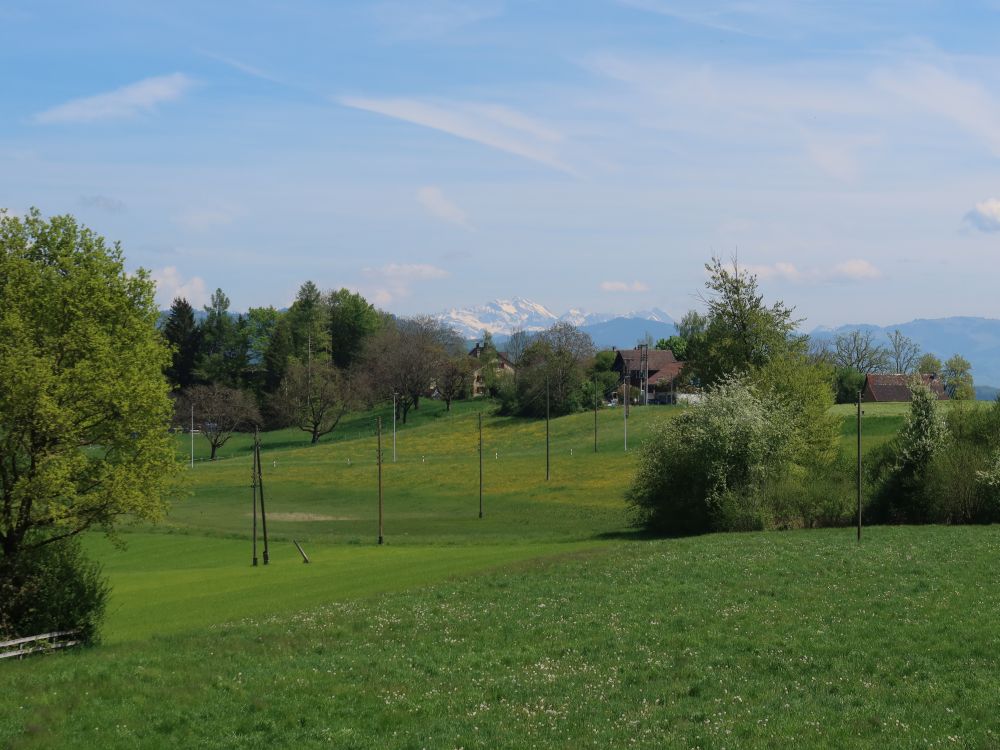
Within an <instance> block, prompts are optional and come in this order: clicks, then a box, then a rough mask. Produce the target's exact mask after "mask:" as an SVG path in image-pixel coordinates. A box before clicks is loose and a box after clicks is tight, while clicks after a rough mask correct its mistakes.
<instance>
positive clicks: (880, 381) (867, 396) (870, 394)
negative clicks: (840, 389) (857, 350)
mask: <svg viewBox="0 0 1000 750" xmlns="http://www.w3.org/2000/svg"><path fill="white" fill-rule="evenodd" d="M912 377H913V376H912V375H898V374H897V375H886V374H882V373H875V372H870V373H868V374H867V375H865V385H864V388H862V390H861V400H862V401H864V402H866V403H871V402H876V403H884V402H887V401H910V400H911V394H910V378H912ZM920 380H921V381H922V382H923V384H924V385H926V386H927V387H928V388H930V389H931V391H932V392H933V393H934V394H935V395H936V396H937V397H938V400H939V401H946V400H947V399H948V392H947V391H945V389H944V383H942V382H941V379H940V378H938V376H937V375H926V374H925V375H921V376H920Z"/></svg>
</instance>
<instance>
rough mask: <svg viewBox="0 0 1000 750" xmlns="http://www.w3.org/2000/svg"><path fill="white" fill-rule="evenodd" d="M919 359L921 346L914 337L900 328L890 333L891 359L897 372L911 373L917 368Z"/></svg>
mask: <svg viewBox="0 0 1000 750" xmlns="http://www.w3.org/2000/svg"><path fill="white" fill-rule="evenodd" d="M919 359H920V347H919V346H917V344H916V342H915V341H914V340H913V339H911V338H909V337H907V336H904V335H903V332H902V331H900V330H899V329H898V328H897V329H896V330H895V331H893V332H892V333H890V334H889V361H890V363H891V364H892V366H893V367H894V368H895V372H897V373H901V374H904V375H909V374H910V373H911V372H914V371H915V370H916V368H917V361H918V360H919Z"/></svg>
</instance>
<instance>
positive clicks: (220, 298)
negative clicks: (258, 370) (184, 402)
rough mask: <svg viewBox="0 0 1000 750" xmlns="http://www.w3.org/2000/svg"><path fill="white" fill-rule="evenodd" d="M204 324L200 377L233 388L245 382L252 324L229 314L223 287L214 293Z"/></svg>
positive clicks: (206, 309) (198, 369)
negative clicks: (244, 376) (250, 325)
mask: <svg viewBox="0 0 1000 750" xmlns="http://www.w3.org/2000/svg"><path fill="white" fill-rule="evenodd" d="M205 312H206V313H207V315H206V317H205V320H204V322H203V323H202V325H201V335H202V347H201V355H200V356H199V358H198V368H197V372H198V375H199V377H200V378H201V379H202V380H204V381H206V382H208V383H216V384H219V385H226V386H230V387H234V388H235V387H237V386H239V385H241V384H242V381H243V373H244V371H245V370H246V368H247V365H248V363H249V357H250V353H249V348H250V343H249V327H248V324H247V321H246V319H245V318H244V317H243V316H239V317H238V318H237V319H236V320H234V319H233V317H232V315H230V314H229V298H228V297H227V296H226V295H225V294H224V293H223V291H222V290H221V289H216V290H215V293H214V294H212V300H211V302H210V303H209V304H208V305H207V306H206V307H205Z"/></svg>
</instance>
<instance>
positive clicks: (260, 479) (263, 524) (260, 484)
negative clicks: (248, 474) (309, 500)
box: [253, 427, 270, 565]
mask: <svg viewBox="0 0 1000 750" xmlns="http://www.w3.org/2000/svg"><path fill="white" fill-rule="evenodd" d="M253 435H254V450H255V452H256V453H257V488H258V489H259V490H260V528H261V532H262V533H263V534H264V564H265V565H267V564H268V563H269V562H270V556H269V554H268V547H267V513H266V512H265V511H264V472H263V469H262V468H261V460H260V434H259V433H258V431H257V428H256V427H255V428H254V431H253Z"/></svg>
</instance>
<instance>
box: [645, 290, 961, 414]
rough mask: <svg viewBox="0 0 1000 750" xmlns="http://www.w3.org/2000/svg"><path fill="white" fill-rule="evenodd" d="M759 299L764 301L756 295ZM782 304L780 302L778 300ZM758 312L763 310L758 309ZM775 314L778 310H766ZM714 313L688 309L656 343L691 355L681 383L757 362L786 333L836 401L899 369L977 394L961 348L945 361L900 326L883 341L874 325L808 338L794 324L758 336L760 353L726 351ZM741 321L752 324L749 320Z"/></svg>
mask: <svg viewBox="0 0 1000 750" xmlns="http://www.w3.org/2000/svg"><path fill="white" fill-rule="evenodd" d="M758 304H760V301H758ZM779 304H780V303H779ZM758 312H760V311H758ZM767 312H768V313H769V314H771V315H773V314H774V313H775V310H773V309H772V310H770V311H767ZM711 322H712V318H711V317H710V316H709V315H703V314H701V313H699V312H697V311H695V310H692V311H690V312H688V313H687V314H686V315H685V316H684V317H683V318H682V319H681V321H680V322H679V323H678V324H677V334H676V335H674V336H671V337H670V338H667V339H660V340H659V341H657V343H656V348H657V349H670V350H671V351H673V353H674V356H676V357H677V358H678V359H680V360H682V361H687V362H688V363H689V365H690V366H689V367H687V368H686V369H685V371H684V375H683V376H682V379H681V380H682V387H685V388H687V389H693V390H697V389H698V388H699V387H703V386H705V385H708V384H711V383H712V382H715V381H716V380H717V379H718V376H719V375H720V373H725V372H731V371H734V369H733V368H738V367H740V366H741V363H744V362H746V363H753V362H754V361H759V360H760V359H761V358H762V357H767V356H769V353H770V352H773V351H775V350H776V347H777V350H781V349H782V348H783V347H784V346H785V344H784V343H782V339H785V338H787V339H794V340H795V341H796V342H797V347H796V348H797V350H798V351H799V352H803V353H805V355H806V356H807V357H808V359H809V360H810V361H811V362H814V363H816V364H818V365H820V366H821V367H822V368H823V369H824V370H825V372H826V373H827V378H828V380H829V381H830V385H831V387H832V388H833V392H834V398H835V400H836V402H837V403H838V404H851V403H855V402H856V401H857V400H858V393H860V392H861V389H862V388H863V387H864V383H865V375H867V374H868V373H874V374H899V375H930V376H933V377H935V378H937V379H939V380H940V381H941V384H942V385H943V387H944V389H945V392H946V393H947V394H948V397H949V398H951V399H955V400H970V399H974V398H975V397H976V389H975V384H974V382H973V378H972V364H971V363H970V362H969V360H967V359H966V358H965V357H963V356H962V355H961V354H955V355H953V356H951V357H949V358H948V359H946V360H945V361H944V362H942V361H941V360H940V359H939V358H938V357H936V356H935V355H933V354H931V353H929V352H922V351H921V350H920V346H919V345H918V344H917V343H916V342H915V341H913V339H911V338H909V337H907V336H905V335H904V334H903V333H902V332H901V331H899V330H898V329H897V330H895V331H893V332H892V333H891V334H889V336H888V344H880V343H878V341H876V340H875V337H874V334H873V333H872V332H871V331H865V330H861V329H856V330H853V331H848V332H846V333H841V334H838V335H837V336H835V337H834V338H833V339H820V338H809V337H807V336H804V335H796V334H795V333H794V324H797V323H799V322H800V321H797V320H796V321H790V322H791V323H792V325H791V326H790V327H789V326H785V327H784V329H783V330H780V331H775V336H776V337H777V338H775V339H774V340H773V341H760V342H757V343H756V344H755V345H754V346H755V347H756V348H757V349H758V351H757V353H756V354H755V353H753V352H750V351H742V352H741V351H739V350H737V351H735V352H731V353H729V354H727V353H726V352H724V351H720V350H719V347H720V346H725V345H723V344H720V341H719V338H718V334H719V330H718V323H717V322H716V329H715V330H712V329H711V326H710V323H711ZM739 325H743V326H746V327H747V329H748V330H749V327H750V326H751V325H752V323H751V321H749V320H746V321H743V322H741V323H739Z"/></svg>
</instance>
